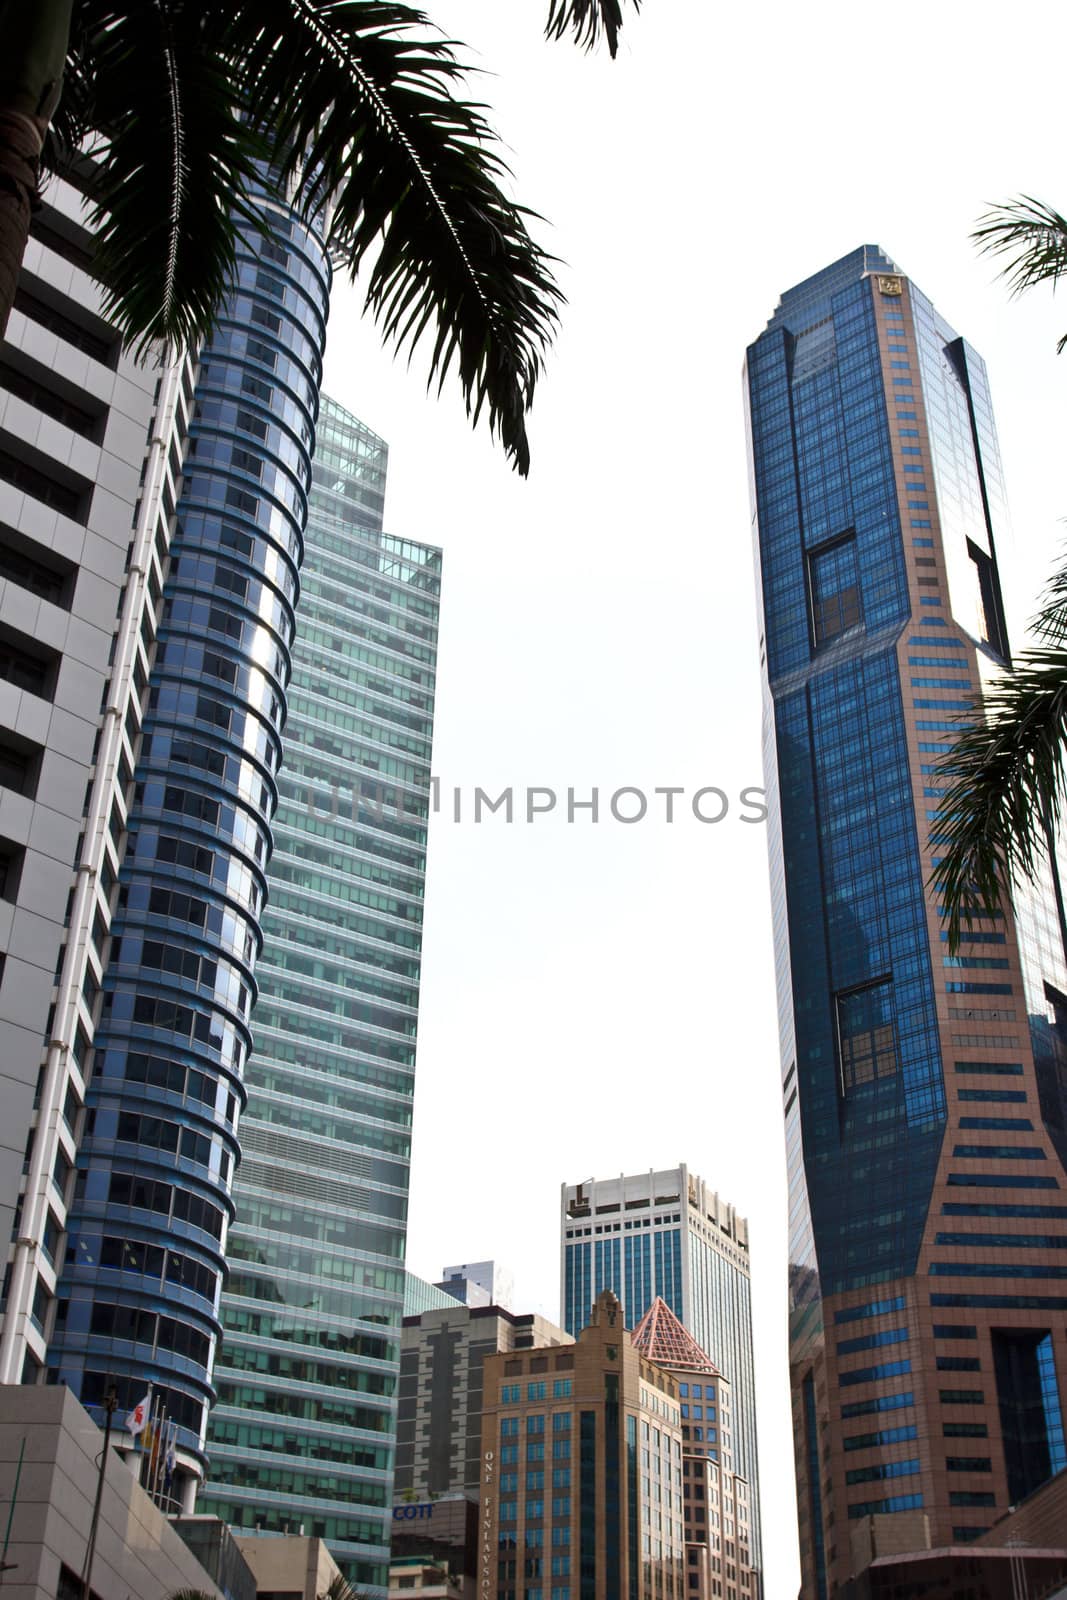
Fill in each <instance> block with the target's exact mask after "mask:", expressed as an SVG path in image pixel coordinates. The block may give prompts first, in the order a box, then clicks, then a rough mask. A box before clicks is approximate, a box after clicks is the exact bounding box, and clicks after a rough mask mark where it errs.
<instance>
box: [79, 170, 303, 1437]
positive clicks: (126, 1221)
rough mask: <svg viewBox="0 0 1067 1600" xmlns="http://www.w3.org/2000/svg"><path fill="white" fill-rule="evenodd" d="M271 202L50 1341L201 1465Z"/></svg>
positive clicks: (215, 1314) (282, 640) (216, 441)
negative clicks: (156, 1408) (158, 1406)
mask: <svg viewBox="0 0 1067 1600" xmlns="http://www.w3.org/2000/svg"><path fill="white" fill-rule="evenodd" d="M264 205H265V206H267V207H268V208H269V210H270V211H271V231H270V234H269V235H267V236H259V235H257V234H255V233H253V232H249V233H246V234H245V235H244V237H243V238H242V242H241V246H240V252H239V268H238V277H237V284H236V288H235V291H234V293H233V294H232V296H231V297H230V299H229V301H228V303H227V305H226V307H225V309H224V312H223V314H222V315H221V317H220V319H219V322H218V325H217V327H216V329H215V332H214V334H213V335H212V337H211V339H210V340H209V341H208V343H207V344H206V346H205V348H204V350H203V352H202V357H201V364H200V371H199V378H198V383H197V388H196V397H195V406H194V411H193V418H192V421H191V426H190V439H189V445H188V450H187V454H186V461H185V478H184V485H183V489H182V493H181V496H180V499H179V502H178V507H177V512H176V523H175V529H174V534H173V539H172V543H171V562H170V568H169V573H168V576H167V579H166V583H165V586H164V596H163V612H162V622H161V626H160V629H159V639H158V649H157V653H156V658H155V663H154V666H153V669H152V673H151V677H150V680H149V683H148V685H147V691H148V699H147V710H146V715H145V719H144V737H143V741H142V748H141V754H140V759H139V762H138V766H137V770H136V773H135V775H134V790H133V801H132V805H131V808H130V814H129V823H128V839H127V841H126V851H125V858H124V864H123V866H122V869H121V872H120V876H119V883H118V888H117V904H116V908H115V916H114V920H113V924H112V930H111V933H112V937H111V944H110V951H109V956H108V963H107V967H106V972H105V977H104V983H103V994H102V997H101V1012H100V1016H99V1021H98V1025H97V1028H96V1034H95V1039H94V1045H95V1061H94V1070H93V1074H92V1082H91V1087H90V1089H89V1092H88V1098H87V1106H88V1122H87V1127H86V1134H85V1137H84V1139H83V1141H82V1144H81V1148H80V1150H79V1153H78V1173H77V1178H76V1187H75V1198H74V1203H73V1206H72V1208H71V1219H70V1232H69V1240H68V1250H67V1261H66V1266H65V1269H64V1272H63V1275H62V1279H61V1282H60V1285H59V1296H60V1307H59V1317H58V1319H57V1323H56V1331H55V1336H54V1338H53V1341H52V1345H51V1347H50V1351H49V1378H50V1381H52V1382H62V1383H65V1384H66V1385H67V1386H68V1387H69V1388H71V1389H72V1390H73V1391H74V1393H75V1394H76V1395H78V1396H79V1397H80V1399H81V1400H82V1401H83V1402H84V1403H86V1404H89V1405H92V1404H93V1403H95V1402H98V1401H99V1400H100V1399H101V1398H102V1395H103V1392H104V1390H105V1389H106V1387H107V1385H108V1383H109V1382H111V1381H114V1382H115V1384H116V1387H117V1389H118V1393H119V1403H120V1407H122V1406H123V1405H125V1404H127V1403H129V1404H132V1403H134V1402H135V1401H136V1400H138V1399H140V1398H141V1397H142V1396H143V1394H144V1392H145V1389H146V1386H147V1384H148V1383H152V1384H153V1386H154V1388H155V1391H156V1393H157V1394H159V1395H161V1398H162V1401H163V1404H165V1405H166V1407H167V1410H168V1412H169V1415H170V1416H171V1417H172V1418H173V1419H175V1420H176V1421H177V1423H178V1424H179V1429H180V1431H179V1434H178V1443H179V1446H184V1447H185V1448H186V1449H188V1450H192V1451H194V1452H196V1453H198V1454H199V1455H201V1457H202V1455H203V1444H204V1433H205V1423H206V1406H207V1404H208V1403H209V1402H210V1401H211V1400H212V1399H213V1398H214V1394H213V1390H212V1386H211V1381H210V1376H209V1374H210V1371H211V1366H212V1359H213V1355H214V1347H215V1343H216V1340H217V1338H218V1335H219V1332H220V1323H219V1301H220V1295H221V1290H222V1286H223V1281H224V1278H225V1270H226V1269H225V1253H226V1244H227V1233H228V1229H229V1225H230V1223H231V1221H232V1219H233V1204H232V1202H231V1199H230V1187H231V1182H232V1177H233V1173H234V1169H235V1167H236V1164H237V1161H238V1158H239V1147H238V1142H237V1121H238V1117H239V1114H240V1112H241V1110H242V1108H243V1105H244V1102H245V1089H244V1087H243V1078H244V1071H245V1063H246V1060H247V1057H248V1053H249V1049H250V1046H251V1035H250V1032H249V1020H250V1014H251V1010H252V1006H253V1004H254V1001H255V997H256V980H255V976H254V969H255V963H256V958H257V956H258V954H259V950H260V946H261V942H262V940H261V933H260V918H261V914H262V908H263V902H264V897H265V892H266V880H265V870H266V866H267V861H268V858H269V856H270V852H271V845H272V839H271V827H270V824H271V818H272V816H273V814H274V811H275V808H276V806H277V801H278V790H277V782H276V773H277V769H278V766H279V762H280V758H281V750H282V728H283V725H284V721H285V715H286V689H287V685H288V681H289V676H290V646H291V643H292V638H293V628H294V608H295V605H296V601H297V597H298V592H299V576H298V574H299V569H300V563H301V559H302V555H303V529H304V526H305V523H306V520H307V510H308V492H309V487H310V482H311V453H312V448H313V442H314V428H315V419H316V414H317V407H318V391H319V383H320V379H321V357H322V351H323V346H324V343H325V331H326V314H327V304H328V293H329V265H328V262H327V259H326V255H325V252H324V250H323V247H322V244H321V241H320V240H319V239H318V238H317V237H315V236H314V235H313V234H310V233H309V232H308V231H307V230H306V229H305V228H304V227H303V226H302V225H301V224H299V223H298V222H296V221H295V220H294V219H293V218H292V217H291V216H290V215H289V214H288V213H286V212H285V211H283V210H282V209H281V208H278V207H276V206H274V205H272V204H270V202H268V201H267V200H264Z"/></svg>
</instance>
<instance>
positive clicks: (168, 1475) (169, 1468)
mask: <svg viewBox="0 0 1067 1600" xmlns="http://www.w3.org/2000/svg"><path fill="white" fill-rule="evenodd" d="M176 1430H177V1424H176V1423H174V1422H172V1423H171V1425H170V1436H169V1438H168V1440H167V1453H166V1455H165V1456H164V1458H163V1483H164V1486H165V1488H167V1489H169V1488H170V1480H171V1479H172V1478H173V1476H174V1459H175V1458H174V1434H175V1432H176Z"/></svg>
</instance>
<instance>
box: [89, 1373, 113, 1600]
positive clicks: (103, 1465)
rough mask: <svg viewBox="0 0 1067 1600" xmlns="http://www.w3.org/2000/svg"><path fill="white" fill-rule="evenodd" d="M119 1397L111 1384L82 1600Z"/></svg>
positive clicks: (90, 1570)
mask: <svg viewBox="0 0 1067 1600" xmlns="http://www.w3.org/2000/svg"><path fill="white" fill-rule="evenodd" d="M118 1403H119V1397H118V1395H117V1394H116V1392H115V1385H114V1384H112V1385H111V1387H110V1389H109V1390H108V1391H107V1394H106V1396H105V1397H104V1448H103V1450H102V1451H101V1452H100V1476H99V1477H98V1478H97V1480H96V1499H95V1500H94V1502H93V1516H92V1521H91V1522H90V1524H89V1541H88V1543H87V1545H86V1547H85V1570H84V1571H83V1573H82V1600H90V1596H91V1594H92V1590H91V1588H90V1582H91V1579H92V1575H93V1556H94V1555H95V1553H96V1530H97V1527H98V1526H99V1523H100V1502H101V1501H102V1500H103V1498H104V1474H105V1472H106V1471H107V1452H108V1447H109V1445H110V1443H111V1419H112V1417H113V1416H114V1414H115V1409H116V1407H117V1406H118Z"/></svg>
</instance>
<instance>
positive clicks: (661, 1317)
mask: <svg viewBox="0 0 1067 1600" xmlns="http://www.w3.org/2000/svg"><path fill="white" fill-rule="evenodd" d="M633 1345H634V1348H635V1349H636V1350H640V1351H641V1353H642V1355H645V1356H647V1357H648V1359H649V1360H650V1361H654V1362H655V1363H656V1365H657V1366H658V1367H662V1368H663V1369H664V1370H665V1371H667V1372H669V1373H670V1374H671V1376H672V1377H674V1378H676V1379H677V1381H678V1409H679V1411H680V1412H681V1417H682V1497H683V1502H684V1513H685V1515H684V1522H685V1585H686V1596H687V1600H720V1597H722V1600H756V1597H758V1596H759V1594H760V1592H761V1590H760V1578H759V1574H758V1573H757V1572H756V1571H755V1570H754V1569H753V1566H752V1561H751V1538H752V1530H751V1522H750V1515H751V1506H750V1503H749V1487H748V1484H747V1483H746V1482H745V1480H744V1478H742V1477H740V1476H739V1474H738V1473H737V1472H736V1471H735V1470H734V1449H733V1426H734V1422H733V1405H732V1403H731V1395H730V1384H729V1382H728V1381H727V1379H726V1378H724V1377H723V1375H722V1373H721V1372H720V1371H719V1369H718V1367H717V1366H716V1365H715V1363H714V1362H713V1361H711V1360H710V1359H709V1358H708V1356H707V1355H706V1354H705V1352H704V1351H703V1350H701V1348H700V1346H699V1345H698V1344H697V1342H696V1340H695V1339H694V1338H693V1336H692V1334H690V1333H687V1332H686V1330H685V1328H683V1326H682V1324H681V1323H680V1322H679V1321H678V1318H677V1317H676V1316H675V1315H674V1312H673V1311H672V1310H671V1308H670V1307H669V1306H668V1305H667V1303H666V1301H665V1300H661V1299H660V1298H659V1296H658V1295H657V1297H656V1299H655V1300H653V1302H652V1304H651V1305H650V1306H649V1308H648V1310H647V1311H646V1312H645V1314H644V1316H643V1317H642V1318H641V1321H640V1322H639V1323H638V1325H637V1327H636V1328H635V1329H634V1331H633Z"/></svg>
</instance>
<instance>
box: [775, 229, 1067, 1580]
mask: <svg viewBox="0 0 1067 1600" xmlns="http://www.w3.org/2000/svg"><path fill="white" fill-rule="evenodd" d="M746 390H747V402H748V412H749V431H750V448H751V469H752V481H753V488H754V500H755V503H754V511H755V524H756V536H757V553H758V570H759V579H760V602H761V609H762V628H763V633H762V639H761V656H762V660H763V669H764V685H765V708H766V723H765V736H766V737H765V762H766V773H767V786H768V796H769V803H770V816H769V835H770V856H771V880H772V905H773V916H774V929H775V940H776V951H777V966H778V998H779V1013H780V1032H781V1049H782V1095H783V1102H784V1108H785V1119H786V1144H787V1160H788V1167H789V1181H790V1202H791V1204H790V1225H791V1238H790V1314H791V1370H792V1382H793V1409H794V1417H793V1420H794V1432H795V1439H796V1466H797V1478H798V1485H799V1491H800V1532H801V1556H802V1565H803V1574H804V1587H803V1595H804V1597H805V1600H816V1597H823V1596H828V1595H830V1594H831V1593H833V1592H834V1590H835V1589H836V1587H837V1586H838V1585H839V1584H840V1583H841V1582H843V1581H844V1579H845V1578H847V1576H848V1575H849V1572H850V1571H851V1570H852V1565H851V1564H852V1561H853V1557H854V1549H855V1548H857V1546H856V1537H857V1536H858V1534H859V1532H860V1530H861V1529H862V1530H866V1531H867V1532H869V1533H870V1534H871V1535H872V1539H873V1541H874V1543H876V1542H877V1533H878V1529H879V1528H880V1527H881V1526H883V1525H884V1519H887V1518H888V1519H890V1520H891V1523H892V1527H893V1529H894V1533H893V1539H894V1542H895V1547H896V1548H897V1549H906V1548H908V1547H909V1546H915V1547H922V1546H923V1545H924V1544H925V1543H926V1542H927V1540H928V1539H929V1540H930V1541H932V1543H933V1544H934V1545H935V1546H937V1545H948V1544H959V1543H963V1542H968V1541H971V1540H974V1539H975V1538H977V1537H978V1536H979V1534H980V1533H981V1532H982V1530H983V1529H985V1528H987V1527H988V1526H989V1525H990V1524H991V1523H992V1522H993V1521H994V1520H995V1519H996V1518H997V1517H998V1516H1000V1515H1001V1514H1002V1513H1003V1512H1005V1511H1006V1510H1007V1509H1008V1507H1009V1506H1010V1505H1012V1504H1014V1503H1015V1502H1016V1501H1018V1500H1019V1499H1021V1498H1022V1497H1023V1496H1025V1495H1026V1494H1027V1493H1029V1492H1030V1491H1031V1490H1032V1489H1033V1488H1035V1487H1036V1486H1037V1485H1038V1484H1039V1483H1040V1482H1041V1481H1042V1480H1043V1479H1044V1478H1046V1477H1047V1476H1048V1475H1049V1474H1050V1473H1051V1472H1052V1471H1055V1470H1057V1469H1058V1468H1059V1467H1060V1466H1063V1465H1064V1464H1065V1462H1067V1456H1065V1452H1064V1441H1063V1428H1062V1417H1061V1412H1062V1403H1063V1398H1064V1389H1065V1377H1067V1335H1065V1331H1064V1330H1065V1319H1064V1315H1063V1313H1064V1312H1065V1311H1067V1284H1065V1282H1064V1280H1065V1279H1067V1265H1064V1247H1065V1245H1067V1200H1065V1199H1064V1196H1063V1195H1062V1193H1061V1192H1060V1191H1061V1190H1062V1189H1063V1188H1064V1187H1065V1186H1067V1176H1065V1172H1064V1166H1063V1162H1062V1159H1061V1155H1062V1148H1063V1133H1062V1129H1063V1127H1064V1098H1063V1091H1062V1087H1061V1085H1062V1078H1061V1076H1060V1069H1059V1061H1060V1060H1061V1059H1062V1043H1061V1042H1060V1039H1059V1022H1060V1012H1059V1009H1058V1008H1059V1007H1060V1005H1061V1002H1062V992H1063V983H1064V979H1063V976H1062V974H1063V952H1062V947H1060V948H1059V949H1058V950H1057V949H1056V946H1057V944H1058V943H1059V939H1058V924H1055V919H1054V918H1049V917H1048V916H1047V915H1044V916H1043V915H1042V914H1041V909H1040V902H1039V901H1038V900H1037V899H1035V901H1034V905H1033V906H1030V907H1029V908H1028V909H1027V910H1026V912H1025V928H1024V931H1025V930H1029V931H1026V932H1025V937H1024V938H1023V939H1022V940H1020V938H1019V934H1018V929H1017V924H1016V919H1015V914H1014V913H1013V912H1012V911H1011V910H1010V909H1008V910H1006V911H1005V912H1004V914H1003V915H1002V916H1000V917H998V918H996V919H989V918H983V919H981V920H980V921H977V922H975V923H974V924H973V925H972V926H971V927H969V928H968V929H967V930H966V931H965V933H964V936H963V941H962V946H961V950H960V952H959V953H958V954H957V953H953V952H950V950H949V948H948V941H947V935H946V931H945V928H944V926H943V924H942V920H941V914H940V908H939V906H938V904H937V901H936V897H935V896H934V895H933V894H932V892H931V891H930V889H929V887H928V885H929V880H930V874H931V871H932V869H933V866H934V865H935V862H936V859H937V853H938V840H937V830H936V808H937V803H938V800H939V798H940V795H941V792H942V789H941V785H940V783H939V778H938V773H937V764H938V762H939V760H940V759H941V758H942V756H943V755H944V754H945V752H946V751H947V750H948V749H949V748H950V746H951V743H952V739H953V734H954V732H955V731H956V728H957V726H958V723H957V719H958V718H959V717H960V715H961V714H962V713H963V712H965V711H966V709H967V708H968V705H969V704H970V702H971V699H972V697H973V696H975V695H976V694H980V693H981V689H982V685H983V683H984V682H985V681H986V680H987V679H988V678H989V676H990V675H993V674H996V673H997V672H999V671H1001V670H1003V669H1004V668H1005V667H1007V666H1009V665H1010V657H1009V649H1008V640H1007V634H1006V629H1005V622H1004V612H1003V605H1002V600H1001V592H1000V581H999V572H998V564H997V544H998V541H999V540H1000V539H1001V536H1002V534H1003V532H1004V527H1005V509H1004V492H1003V484H1002V478H1001V467H1000V458H999V453H998V449H997V441H996V434H995V431H994V427H993V420H992V412H991V406H990V398H989V388H988V382H987V378H986V372H985V368H984V366H983V364H982V362H981V360H980V358H979V357H978V356H977V354H976V353H975V351H974V350H973V349H972V348H971V347H970V345H968V344H967V342H966V341H965V340H964V339H962V338H960V337H959V336H958V335H957V334H956V333H955V332H954V330H953V329H952V328H950V327H949V326H948V324H947V323H946V322H945V321H944V319H943V318H942V317H941V316H940V315H939V313H938V312H937V311H936V310H935V308H934V307H933V306H932V305H931V303H930V301H929V300H928V299H927V298H926V297H925V296H924V295H923V294H922V293H921V292H920V291H919V289H918V288H917V287H916V286H915V285H914V284H912V283H911V282H910V281H909V280H908V279H907V278H906V277H904V276H902V275H901V273H900V272H899V270H898V269H897V268H896V267H895V266H894V264H893V262H892V261H890V260H889V259H888V257H887V256H885V254H884V253H883V252H882V251H880V250H879V249H877V248H876V247H874V246H869V245H868V246H864V247H862V248H861V249H859V250H857V251H855V252H854V253H853V254H851V255H849V256H846V257H845V258H844V259H843V260H841V261H838V262H836V263H834V264H833V265H832V266H830V267H828V268H826V269H825V270H824V271H822V272H820V273H818V274H816V275H815V276H814V277H813V278H810V279H808V280H807V281H806V282H804V283H801V284H799V285H797V286H796V287H795V288H793V289H790V290H789V291H788V292H787V293H786V294H784V295H783V296H782V301H781V304H780V305H779V307H778V310H777V311H776V312H775V314H774V316H773V318H772V319H771V322H770V323H769V325H768V327H767V330H766V331H765V332H764V333H763V334H762V335H761V336H760V337H759V338H758V339H757V340H756V342H755V343H754V344H753V345H752V346H751V347H750V349H749V351H748V358H747V366H746ZM1031 1024H1032V1025H1033V1028H1034V1033H1035V1038H1036V1039H1038V1041H1039V1043H1040V1045H1041V1049H1042V1052H1043V1054H1042V1055H1041V1057H1040V1058H1039V1065H1040V1068H1041V1070H1040V1073H1039V1072H1038V1071H1037V1070H1035V1056H1034V1051H1033V1048H1032V1046H1031ZM1058 1146H1059V1148H1057V1147H1058ZM868 1548H873V1544H871V1543H869V1544H868Z"/></svg>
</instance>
